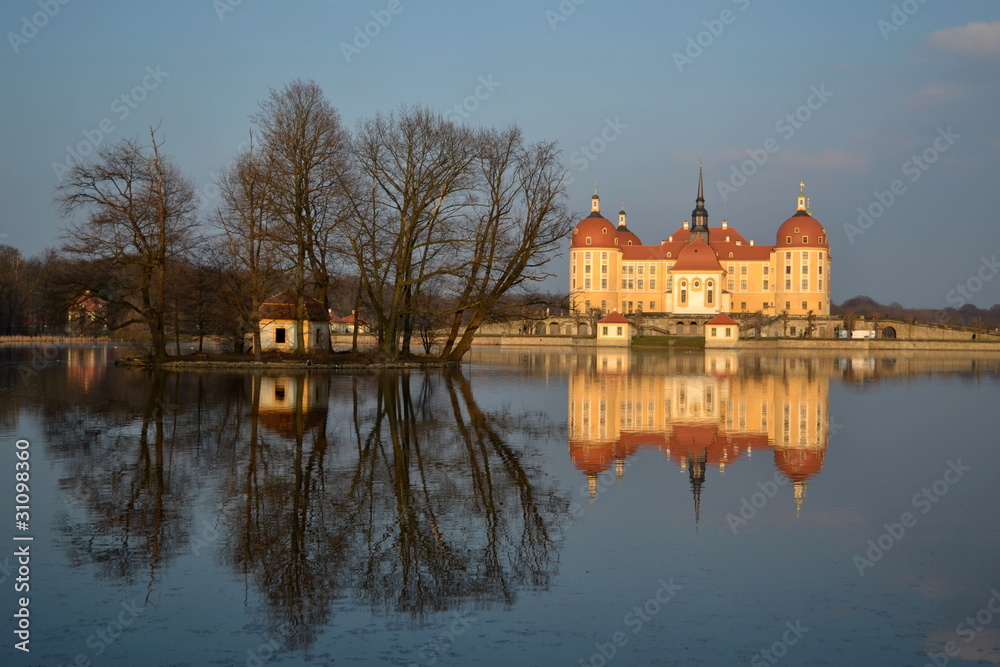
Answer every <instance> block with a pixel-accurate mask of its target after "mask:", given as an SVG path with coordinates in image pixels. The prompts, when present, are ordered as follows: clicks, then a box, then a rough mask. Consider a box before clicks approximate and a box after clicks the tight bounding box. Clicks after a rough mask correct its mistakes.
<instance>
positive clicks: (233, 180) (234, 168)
mask: <svg viewBox="0 0 1000 667" xmlns="http://www.w3.org/2000/svg"><path fill="white" fill-rule="evenodd" d="M270 173H271V170H270V169H269V168H268V164H267V163H266V162H265V157H264V156H263V155H262V154H261V153H260V152H259V151H258V150H257V149H255V148H254V145H253V137H252V136H251V139H250V147H249V148H247V150H246V151H244V152H243V153H241V154H240V155H238V156H237V157H236V159H235V160H234V161H233V162H232V165H231V166H230V167H229V169H227V170H226V171H225V172H224V173H223V174H222V177H221V178H220V179H219V189H220V190H221V192H222V202H223V204H222V206H221V207H220V208H219V210H218V211H217V212H216V217H215V222H216V224H217V225H218V227H219V228H220V229H221V230H222V233H223V238H224V245H225V250H226V255H228V257H229V261H230V263H231V265H232V267H233V269H235V271H234V273H233V274H231V275H232V277H233V278H234V279H235V281H234V282H233V283H232V284H230V285H227V287H229V288H230V290H231V291H232V292H233V294H232V296H233V297H234V298H233V302H234V303H236V304H238V305H239V306H240V307H241V310H243V311H244V312H243V313H242V315H243V318H244V320H245V323H246V327H247V328H250V330H251V331H252V333H253V353H254V358H255V359H256V360H257V361H260V360H261V341H260V307H261V305H262V304H263V303H264V301H265V299H267V297H268V296H270V295H271V294H272V293H273V292H274V291H276V290H277V289H278V283H279V277H280V276H279V271H278V270H279V261H278V257H277V249H276V248H275V244H274V239H273V236H272V234H271V227H272V220H271V218H270V215H269V211H270V208H269V203H270V198H269V192H268V178H269V175H270Z"/></svg>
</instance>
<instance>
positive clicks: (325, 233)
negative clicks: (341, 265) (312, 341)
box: [253, 80, 349, 352]
mask: <svg viewBox="0 0 1000 667" xmlns="http://www.w3.org/2000/svg"><path fill="white" fill-rule="evenodd" d="M253 120H254V122H255V123H256V125H257V126H258V127H259V128H260V132H261V139H262V144H263V145H262V151H263V154H264V156H265V162H266V164H267V170H268V175H267V179H266V181H265V182H266V184H267V191H268V199H269V208H270V212H271V214H272V215H273V216H274V217H275V219H276V221H277V223H278V224H277V226H276V227H275V228H274V229H272V230H271V231H272V233H274V234H275V235H276V237H277V238H278V239H279V240H280V242H281V246H282V247H287V248H288V249H289V259H290V260H291V265H292V269H293V271H294V285H295V292H296V304H295V318H296V320H297V324H296V327H295V349H296V350H297V351H299V352H304V351H305V338H304V329H305V327H304V321H305V317H306V306H305V303H306V296H307V294H306V292H307V290H308V288H309V287H310V285H312V286H315V290H316V292H317V293H318V296H319V298H320V300H321V301H322V302H323V308H324V309H329V307H330V303H329V289H330V282H331V277H330V262H331V261H332V257H331V255H330V252H331V248H332V247H333V243H332V234H333V230H334V229H335V228H336V226H337V224H338V223H339V222H340V221H341V218H342V217H343V215H344V212H345V211H346V210H347V209H346V208H345V204H346V201H345V199H344V198H343V197H342V196H341V195H342V194H343V192H342V190H341V184H342V183H343V181H344V179H343V177H342V174H341V172H342V171H344V170H345V169H346V162H347V160H348V155H349V152H348V145H349V143H348V136H347V133H346V132H345V131H344V129H343V127H342V126H341V124H340V115H339V114H338V113H337V110H336V109H334V108H333V106H332V105H331V104H330V102H329V101H328V100H327V99H326V97H325V96H324V95H323V91H322V89H321V88H320V87H319V85H318V84H316V82H314V81H302V80H296V81H293V82H292V83H290V84H288V85H286V86H285V87H284V88H283V89H281V90H272V91H271V93H270V95H269V96H268V98H267V99H266V100H264V101H263V102H261V105H260V111H259V112H258V113H257V114H255V115H254V117H253Z"/></svg>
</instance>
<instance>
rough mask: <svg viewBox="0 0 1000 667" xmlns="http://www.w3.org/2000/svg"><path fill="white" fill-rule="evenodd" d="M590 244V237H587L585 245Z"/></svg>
mask: <svg viewBox="0 0 1000 667" xmlns="http://www.w3.org/2000/svg"><path fill="white" fill-rule="evenodd" d="M590 243H591V241H590V237H589V236H588V237H587V245H590Z"/></svg>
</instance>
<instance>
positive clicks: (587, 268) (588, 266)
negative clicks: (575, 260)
mask: <svg viewBox="0 0 1000 667" xmlns="http://www.w3.org/2000/svg"><path fill="white" fill-rule="evenodd" d="M583 272H584V273H590V264H584V265H583Z"/></svg>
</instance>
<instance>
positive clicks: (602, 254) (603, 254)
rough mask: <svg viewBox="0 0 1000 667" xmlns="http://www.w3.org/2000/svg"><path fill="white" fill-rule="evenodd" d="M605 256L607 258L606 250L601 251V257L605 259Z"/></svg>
mask: <svg viewBox="0 0 1000 667" xmlns="http://www.w3.org/2000/svg"><path fill="white" fill-rule="evenodd" d="M607 258H608V251H607V250H605V251H604V252H602V253H601V259H607Z"/></svg>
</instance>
